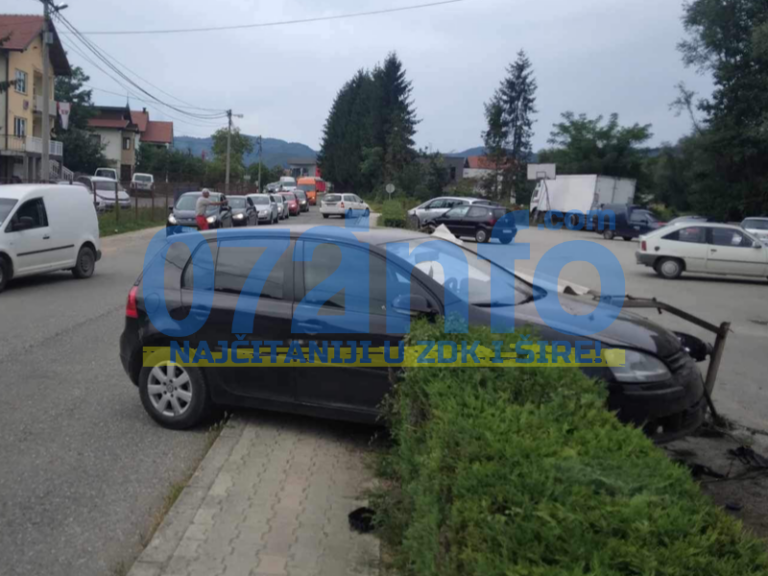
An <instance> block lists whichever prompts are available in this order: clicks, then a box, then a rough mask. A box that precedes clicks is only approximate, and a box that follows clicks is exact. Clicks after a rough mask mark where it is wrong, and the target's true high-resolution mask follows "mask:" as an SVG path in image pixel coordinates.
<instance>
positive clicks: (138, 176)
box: [131, 172, 155, 191]
mask: <svg viewBox="0 0 768 576" xmlns="http://www.w3.org/2000/svg"><path fill="white" fill-rule="evenodd" d="M154 187H155V177H154V176H152V174H142V173H141V172H136V173H135V174H134V175H133V177H132V178H131V189H132V190H146V191H151V190H152V189H154Z"/></svg>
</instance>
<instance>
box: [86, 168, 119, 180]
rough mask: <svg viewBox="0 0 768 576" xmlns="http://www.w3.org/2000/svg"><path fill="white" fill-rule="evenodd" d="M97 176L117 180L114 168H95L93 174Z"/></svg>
mask: <svg viewBox="0 0 768 576" xmlns="http://www.w3.org/2000/svg"><path fill="white" fill-rule="evenodd" d="M93 175H94V176H98V177H99V178H109V179H111V180H119V179H120V178H119V176H118V174H117V170H115V169H114V168H96V172H94V174H93Z"/></svg>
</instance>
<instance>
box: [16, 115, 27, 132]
mask: <svg viewBox="0 0 768 576" xmlns="http://www.w3.org/2000/svg"><path fill="white" fill-rule="evenodd" d="M13 133H14V134H15V135H16V136H26V135H27V119H26V118H14V120H13Z"/></svg>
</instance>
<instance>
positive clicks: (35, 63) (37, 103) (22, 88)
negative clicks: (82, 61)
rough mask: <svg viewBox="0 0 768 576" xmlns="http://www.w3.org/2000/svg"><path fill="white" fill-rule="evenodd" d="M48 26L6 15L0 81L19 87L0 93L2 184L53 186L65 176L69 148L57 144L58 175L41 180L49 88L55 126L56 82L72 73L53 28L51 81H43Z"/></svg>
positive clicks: (53, 146)
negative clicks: (45, 97)
mask: <svg viewBox="0 0 768 576" xmlns="http://www.w3.org/2000/svg"><path fill="white" fill-rule="evenodd" d="M44 32H45V20H44V19H43V17H42V16H34V15H29V14H0V40H2V42H0V44H2V45H0V81H12V82H14V84H13V86H10V87H9V88H8V89H7V90H5V91H4V92H2V93H0V182H4V183H7V182H14V181H16V182H18V181H22V182H30V181H39V180H47V179H48V178H51V177H55V176H56V175H58V174H59V173H60V169H61V162H62V157H63V154H64V148H63V145H62V143H61V142H59V141H57V140H55V139H54V138H51V141H50V147H49V152H50V158H51V169H52V174H50V175H47V176H44V175H42V174H40V166H41V162H42V151H43V139H42V135H43V110H44V106H43V82H44V81H45V82H48V83H49V87H50V90H49V94H50V98H51V101H50V102H49V104H48V113H49V116H50V119H51V123H50V126H51V129H53V128H54V126H55V122H54V121H55V119H56V113H57V112H56V102H54V101H52V100H53V94H54V78H55V77H56V76H68V75H69V74H71V73H72V70H71V68H70V65H69V61H68V60H67V55H66V53H65V52H64V48H63V47H62V45H61V42H60V40H59V37H58V34H57V33H56V29H55V27H54V25H53V23H51V24H50V28H49V32H50V35H51V43H50V44H49V59H50V66H49V70H50V75H49V77H48V78H46V79H44V78H43V33H44Z"/></svg>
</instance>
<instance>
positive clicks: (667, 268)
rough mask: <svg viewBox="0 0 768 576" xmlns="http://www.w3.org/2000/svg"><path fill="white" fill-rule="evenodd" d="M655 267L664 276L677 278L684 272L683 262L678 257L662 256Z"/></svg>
mask: <svg viewBox="0 0 768 576" xmlns="http://www.w3.org/2000/svg"><path fill="white" fill-rule="evenodd" d="M654 269H655V270H656V273H657V274H658V275H659V276H661V277H662V278H666V279H667V280H675V279H677V278H680V275H681V274H682V273H683V262H682V261H681V260H680V259H678V258H662V259H661V260H659V261H658V262H657V263H656V265H655V266H654Z"/></svg>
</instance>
